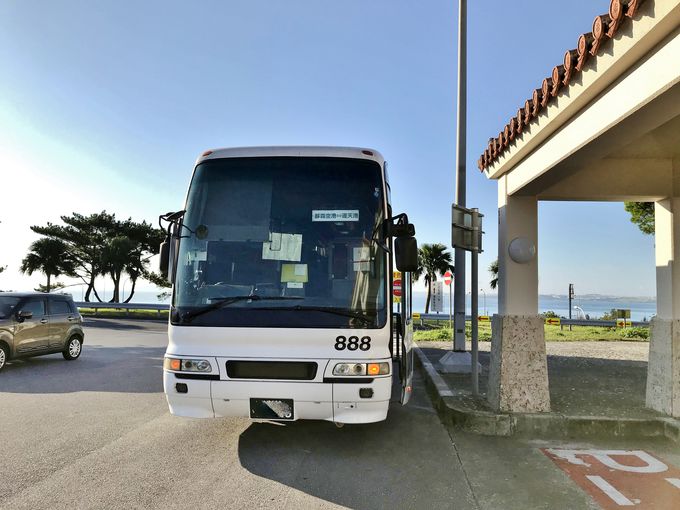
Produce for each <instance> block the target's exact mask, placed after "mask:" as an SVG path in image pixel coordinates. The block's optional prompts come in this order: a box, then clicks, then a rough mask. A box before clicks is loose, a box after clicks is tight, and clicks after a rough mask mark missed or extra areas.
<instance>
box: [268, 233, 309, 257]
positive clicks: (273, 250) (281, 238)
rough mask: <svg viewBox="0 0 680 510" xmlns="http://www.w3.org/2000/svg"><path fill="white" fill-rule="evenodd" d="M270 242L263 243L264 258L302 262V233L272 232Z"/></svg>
mask: <svg viewBox="0 0 680 510" xmlns="http://www.w3.org/2000/svg"><path fill="white" fill-rule="evenodd" d="M269 238H270V239H271V240H270V241H269V242H264V243H262V258H263V259H264V260H290V261H291V262H300V257H301V256H302V234H282V233H280V232H272V233H271V234H269Z"/></svg>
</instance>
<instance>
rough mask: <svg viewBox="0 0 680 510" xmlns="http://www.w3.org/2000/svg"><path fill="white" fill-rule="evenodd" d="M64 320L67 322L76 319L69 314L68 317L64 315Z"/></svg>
mask: <svg viewBox="0 0 680 510" xmlns="http://www.w3.org/2000/svg"><path fill="white" fill-rule="evenodd" d="M66 320H67V321H69V322H73V321H74V320H76V318H75V317H73V316H69V317H66Z"/></svg>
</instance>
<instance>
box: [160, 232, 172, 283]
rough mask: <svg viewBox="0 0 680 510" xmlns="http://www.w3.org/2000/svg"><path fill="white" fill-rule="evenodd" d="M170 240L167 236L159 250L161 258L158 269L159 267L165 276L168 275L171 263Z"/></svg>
mask: <svg viewBox="0 0 680 510" xmlns="http://www.w3.org/2000/svg"><path fill="white" fill-rule="evenodd" d="M169 241H170V240H169V239H167V238H166V239H165V241H163V242H162V243H161V249H160V251H159V252H158V254H159V255H160V260H159V262H158V269H159V271H160V273H161V274H162V275H163V276H164V277H165V278H167V277H168V265H169V263H170V242H169Z"/></svg>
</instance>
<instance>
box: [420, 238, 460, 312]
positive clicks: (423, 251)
mask: <svg viewBox="0 0 680 510" xmlns="http://www.w3.org/2000/svg"><path fill="white" fill-rule="evenodd" d="M451 262H452V260H451V252H449V251H448V250H447V249H446V246H444V245H443V244H440V243H435V244H427V243H424V244H422V245H421V246H420V248H418V269H417V270H416V271H415V272H414V273H413V277H414V278H415V279H416V280H419V279H420V277H421V276H424V277H425V285H426V286H427V299H426V300H425V313H428V312H429V310H430V296H431V294H432V282H434V281H436V280H437V275H440V276H444V273H445V272H446V271H449V270H450V271H452V272H453V270H454V268H453V265H452V263H451Z"/></svg>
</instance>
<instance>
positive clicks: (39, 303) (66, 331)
mask: <svg viewBox="0 0 680 510" xmlns="http://www.w3.org/2000/svg"><path fill="white" fill-rule="evenodd" d="M84 339H85V334H84V333H83V318H82V317H81V315H80V313H79V312H78V308H76V305H75V303H74V302H73V299H72V298H71V296H68V295H65V294H42V293H38V292H33V293H18V292H0V370H2V369H3V368H4V366H5V364H6V363H7V361H9V360H11V359H16V358H25V357H29V356H41V355H43V354H53V353H55V352H61V353H62V354H63V355H64V358H66V359H67V360H74V359H77V358H78V357H79V356H80V353H81V352H82V350H83V340H84Z"/></svg>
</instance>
